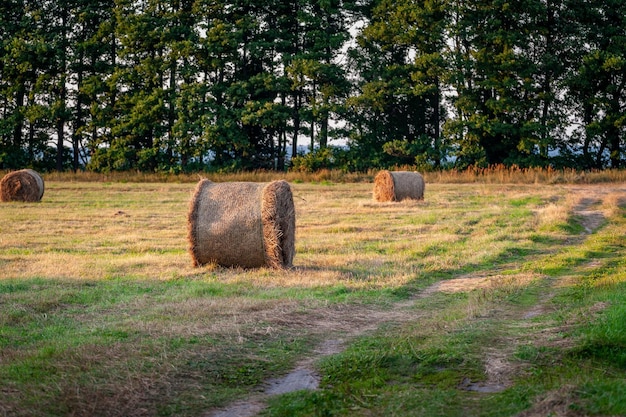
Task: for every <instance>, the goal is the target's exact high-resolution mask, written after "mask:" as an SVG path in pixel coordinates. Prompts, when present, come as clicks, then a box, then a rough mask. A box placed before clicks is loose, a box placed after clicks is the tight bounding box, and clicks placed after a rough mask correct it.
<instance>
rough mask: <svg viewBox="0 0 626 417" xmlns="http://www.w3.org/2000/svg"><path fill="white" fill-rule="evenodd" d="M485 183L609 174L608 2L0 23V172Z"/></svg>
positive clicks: (140, 1)
mask: <svg viewBox="0 0 626 417" xmlns="http://www.w3.org/2000/svg"><path fill="white" fill-rule="evenodd" d="M333 143H341V144H342V146H332V144H333ZM303 146H304V147H305V149H308V150H309V151H310V152H306V153H303V152H302V151H301V150H302V149H303ZM498 164H503V165H504V166H519V167H555V168H573V169H581V170H585V169H604V168H623V167H624V166H625V165H626V2H624V1H623V0H599V1H594V2H590V1H588V0H565V1H562V2H551V1H546V0H524V1H506V2H505V1H500V0H468V1H463V2H460V1H456V0H455V1H452V0H395V1H388V0H358V1H352V0H346V1H340V0H313V1H311V0H295V1H291V2H284V1H277V0H261V1H259V0H254V1H253V0H240V1H225V2H214V1H208V0H189V1H187V0H175V1H170V0H168V1H163V0H34V1H25V0H5V1H3V2H2V3H1V5H0V170H8V169H18V168H24V167H31V168H34V169H37V170H41V171H52V170H57V171H64V170H83V169H86V170H90V171H95V172H112V171H128V170H138V171H144V172H155V171H156V172H195V171H216V172H237V171H241V170H257V169H268V170H285V169H288V168H291V169H294V170H308V171H314V170H318V169H323V168H328V169H341V170H345V171H351V172H356V171H364V170H368V169H372V168H386V167H393V166H401V165H411V166H415V167H417V168H423V169H425V170H428V169H448V168H454V169H465V168H467V167H469V166H493V165H498Z"/></svg>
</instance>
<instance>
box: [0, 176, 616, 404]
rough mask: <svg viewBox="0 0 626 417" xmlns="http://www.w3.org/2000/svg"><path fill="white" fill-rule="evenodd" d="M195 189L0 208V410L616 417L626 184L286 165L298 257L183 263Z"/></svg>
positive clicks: (72, 195) (170, 186)
mask: <svg viewBox="0 0 626 417" xmlns="http://www.w3.org/2000/svg"><path fill="white" fill-rule="evenodd" d="M194 186H195V184H194V183H165V182H162V183H160V182H154V183H134V182H97V181H94V182H82V181H59V180H56V181H55V180H48V181H46V191H45V194H44V197H43V200H42V201H41V202H40V203H36V204H32V203H30V204H25V203H4V204H2V206H1V207H0V416H5V415H6V416H34V415H37V416H69V415H71V416H220V415H221V416H229V415H233V416H234V415H237V416H245V415H250V416H252V415H265V416H317V415H320V416H322V415H337V416H344V415H345V416H347V415H350V416H355V415H356V416H370V415H385V416H394V415H395V416H479V415H480V416H483V415H490V416H515V415H518V416H535V415H536V416H543V415H549V413H553V415H567V416H579V415H623V414H626V400H624V398H626V395H625V394H626V381H625V380H624V378H623V372H624V370H625V369H626V330H624V329H625V328H624V326H623V323H624V321H625V320H624V319H626V309H625V308H624V307H623V305H624V301H625V298H626V284H625V283H624V282H625V281H626V272H625V271H626V261H625V257H624V255H625V253H626V246H625V235H626V226H625V223H626V185H625V184H624V183H623V182H607V183H600V184H588V185H574V184H554V185H548V184H510V183H504V184H500V183H471V184H450V183H427V185H426V196H425V197H426V198H425V200H424V201H407V202H400V203H376V202H374V201H372V198H371V184H369V183H367V182H362V183H334V182H329V181H323V182H315V183H312V182H300V181H292V182H291V187H292V191H293V194H294V203H295V206H296V226H297V228H296V256H295V258H294V266H293V268H292V269H289V270H284V271H276V270H271V269H264V268H262V269H250V270H244V269H236V268H234V269H233V268H230V269H227V268H221V267H218V266H215V265H208V266H204V267H200V268H194V267H193V266H192V262H191V258H190V256H189V254H188V253H187V218H186V216H187V208H188V203H189V199H190V198H191V193H192V192H193V189H194Z"/></svg>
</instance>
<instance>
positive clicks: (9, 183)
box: [0, 169, 44, 202]
mask: <svg viewBox="0 0 626 417" xmlns="http://www.w3.org/2000/svg"><path fill="white" fill-rule="evenodd" d="M43 191H44V183H43V178H41V175H39V174H38V173H37V172H36V171H33V170H32V169H22V170H19V171H13V172H9V173H8V174H6V175H5V176H4V177H3V178H2V180H0V201H27V202H34V201H41V197H43Z"/></svg>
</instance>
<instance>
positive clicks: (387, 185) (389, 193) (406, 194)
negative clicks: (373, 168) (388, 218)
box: [374, 171, 425, 202]
mask: <svg viewBox="0 0 626 417" xmlns="http://www.w3.org/2000/svg"><path fill="white" fill-rule="evenodd" d="M424 188H425V184H424V177H422V175H421V174H420V173H418V172H411V171H380V172H379V173H378V174H376V177H375V178H374V200H376V201H380V202H385V201H402V200H405V199H413V200H422V199H424Z"/></svg>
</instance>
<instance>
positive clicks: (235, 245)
mask: <svg viewBox="0 0 626 417" xmlns="http://www.w3.org/2000/svg"><path fill="white" fill-rule="evenodd" d="M295 228H296V226H295V208H294V204H293V196H292V193H291V188H290V187H289V184H288V183H287V182H286V181H284V180H279V181H272V182H270V183H253V182H228V183H215V182H212V181H209V180H206V179H204V180H201V181H200V182H199V183H198V185H197V186H196V190H195V191H194V194H193V197H192V199H191V202H190V207H189V213H188V232H189V233H188V238H189V252H190V254H191V257H192V259H193V263H194V265H195V266H199V265H204V264H208V263H216V264H218V265H221V266H240V267H244V268H255V267H270V268H285V267H290V266H291V264H292V261H293V257H294V254H295Z"/></svg>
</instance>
